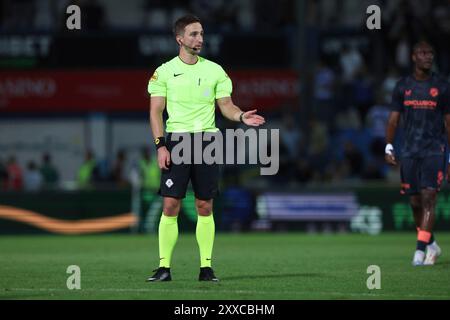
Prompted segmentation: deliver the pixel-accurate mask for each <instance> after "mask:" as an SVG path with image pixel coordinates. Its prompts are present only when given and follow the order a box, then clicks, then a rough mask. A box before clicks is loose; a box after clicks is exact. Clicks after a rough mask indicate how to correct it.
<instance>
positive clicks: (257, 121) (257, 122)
mask: <svg viewBox="0 0 450 320" xmlns="http://www.w3.org/2000/svg"><path fill="white" fill-rule="evenodd" d="M256 111H257V110H256V109H255V110H251V111H247V112H244V114H243V115H242V122H244V123H245V124H246V125H248V126H252V127H258V126H261V125H263V124H264V123H265V122H266V120H264V118H263V117H261V116H259V115H257V114H256Z"/></svg>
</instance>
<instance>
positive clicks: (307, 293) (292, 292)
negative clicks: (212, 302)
mask: <svg viewBox="0 0 450 320" xmlns="http://www.w3.org/2000/svg"><path fill="white" fill-rule="evenodd" d="M2 291H3V293H4V292H8V291H9V292H12V291H31V292H36V291H39V292H63V291H64V292H77V293H81V292H82V291H87V292H166V293H169V292H176V293H180V292H186V293H206V292H208V291H207V290H195V289H187V290H186V289H184V290H183V289H161V288H152V289H143V288H142V289H131V288H130V289H122V288H102V289H83V288H81V289H80V290H69V289H61V288H59V289H58V288H36V289H32V288H9V289H7V290H6V289H3V290H2ZM0 292H1V291H0ZM216 293H231V294H266V295H273V294H281V295H283V294H294V295H295V294H298V295H311V294H318V295H339V296H353V297H362V296H363V297H389V296H401V297H409V298H422V299H430V298H442V299H450V294H449V295H448V296H444V295H415V294H405V295H399V294H395V293H387V294H382V293H379V294H378V293H354V292H324V291H318V292H317V291H316V292H311V291H308V292H302V291H251V290H219V291H216Z"/></svg>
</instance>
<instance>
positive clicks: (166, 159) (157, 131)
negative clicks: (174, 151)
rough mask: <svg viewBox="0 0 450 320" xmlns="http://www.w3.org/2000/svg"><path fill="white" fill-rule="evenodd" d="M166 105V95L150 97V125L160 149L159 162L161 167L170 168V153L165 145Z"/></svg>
mask: <svg viewBox="0 0 450 320" xmlns="http://www.w3.org/2000/svg"><path fill="white" fill-rule="evenodd" d="M165 107H166V97H150V126H151V128H152V134H153V138H154V139H155V144H156V147H157V149H158V164H159V168H160V169H166V170H167V169H168V168H167V167H168V166H169V165H170V153H169V151H168V150H167V148H166V146H165V141H164V125H163V112H164V109H165Z"/></svg>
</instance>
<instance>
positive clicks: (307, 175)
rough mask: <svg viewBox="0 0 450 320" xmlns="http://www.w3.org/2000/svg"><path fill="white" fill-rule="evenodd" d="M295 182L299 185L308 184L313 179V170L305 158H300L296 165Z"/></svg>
mask: <svg viewBox="0 0 450 320" xmlns="http://www.w3.org/2000/svg"><path fill="white" fill-rule="evenodd" d="M293 177H294V178H295V181H297V182H299V183H307V182H309V181H311V180H312V178H313V170H312V168H311V165H310V164H309V162H308V160H307V159H305V158H299V159H298V160H297V161H296V164H295V172H294V176H293Z"/></svg>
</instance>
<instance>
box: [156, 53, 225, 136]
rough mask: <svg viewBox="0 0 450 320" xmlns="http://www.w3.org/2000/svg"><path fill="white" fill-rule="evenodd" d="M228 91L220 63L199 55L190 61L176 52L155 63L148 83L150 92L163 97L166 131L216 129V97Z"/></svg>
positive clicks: (210, 130)
mask: <svg viewBox="0 0 450 320" xmlns="http://www.w3.org/2000/svg"><path fill="white" fill-rule="evenodd" d="M231 92H232V83H231V79H230V78H229V77H228V75H227V74H226V73H225V71H224V70H223V69H222V67H221V66H219V65H218V64H217V63H214V62H212V61H209V60H207V59H205V58H202V57H198V61H197V63H195V64H192V65H191V64H187V63H184V62H183V61H182V60H181V59H180V58H179V57H178V56H177V57H175V58H173V59H172V60H170V61H168V62H166V63H163V64H162V65H161V66H160V67H158V68H157V69H156V71H155V73H154V74H153V76H152V77H151V79H150V81H149V83H148V93H149V94H150V95H151V96H154V97H165V98H166V107H167V113H168V115H169V118H168V119H167V122H166V131H167V132H216V131H217V130H218V129H217V128H216V124H215V100H216V99H220V98H224V97H230V96H231Z"/></svg>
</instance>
